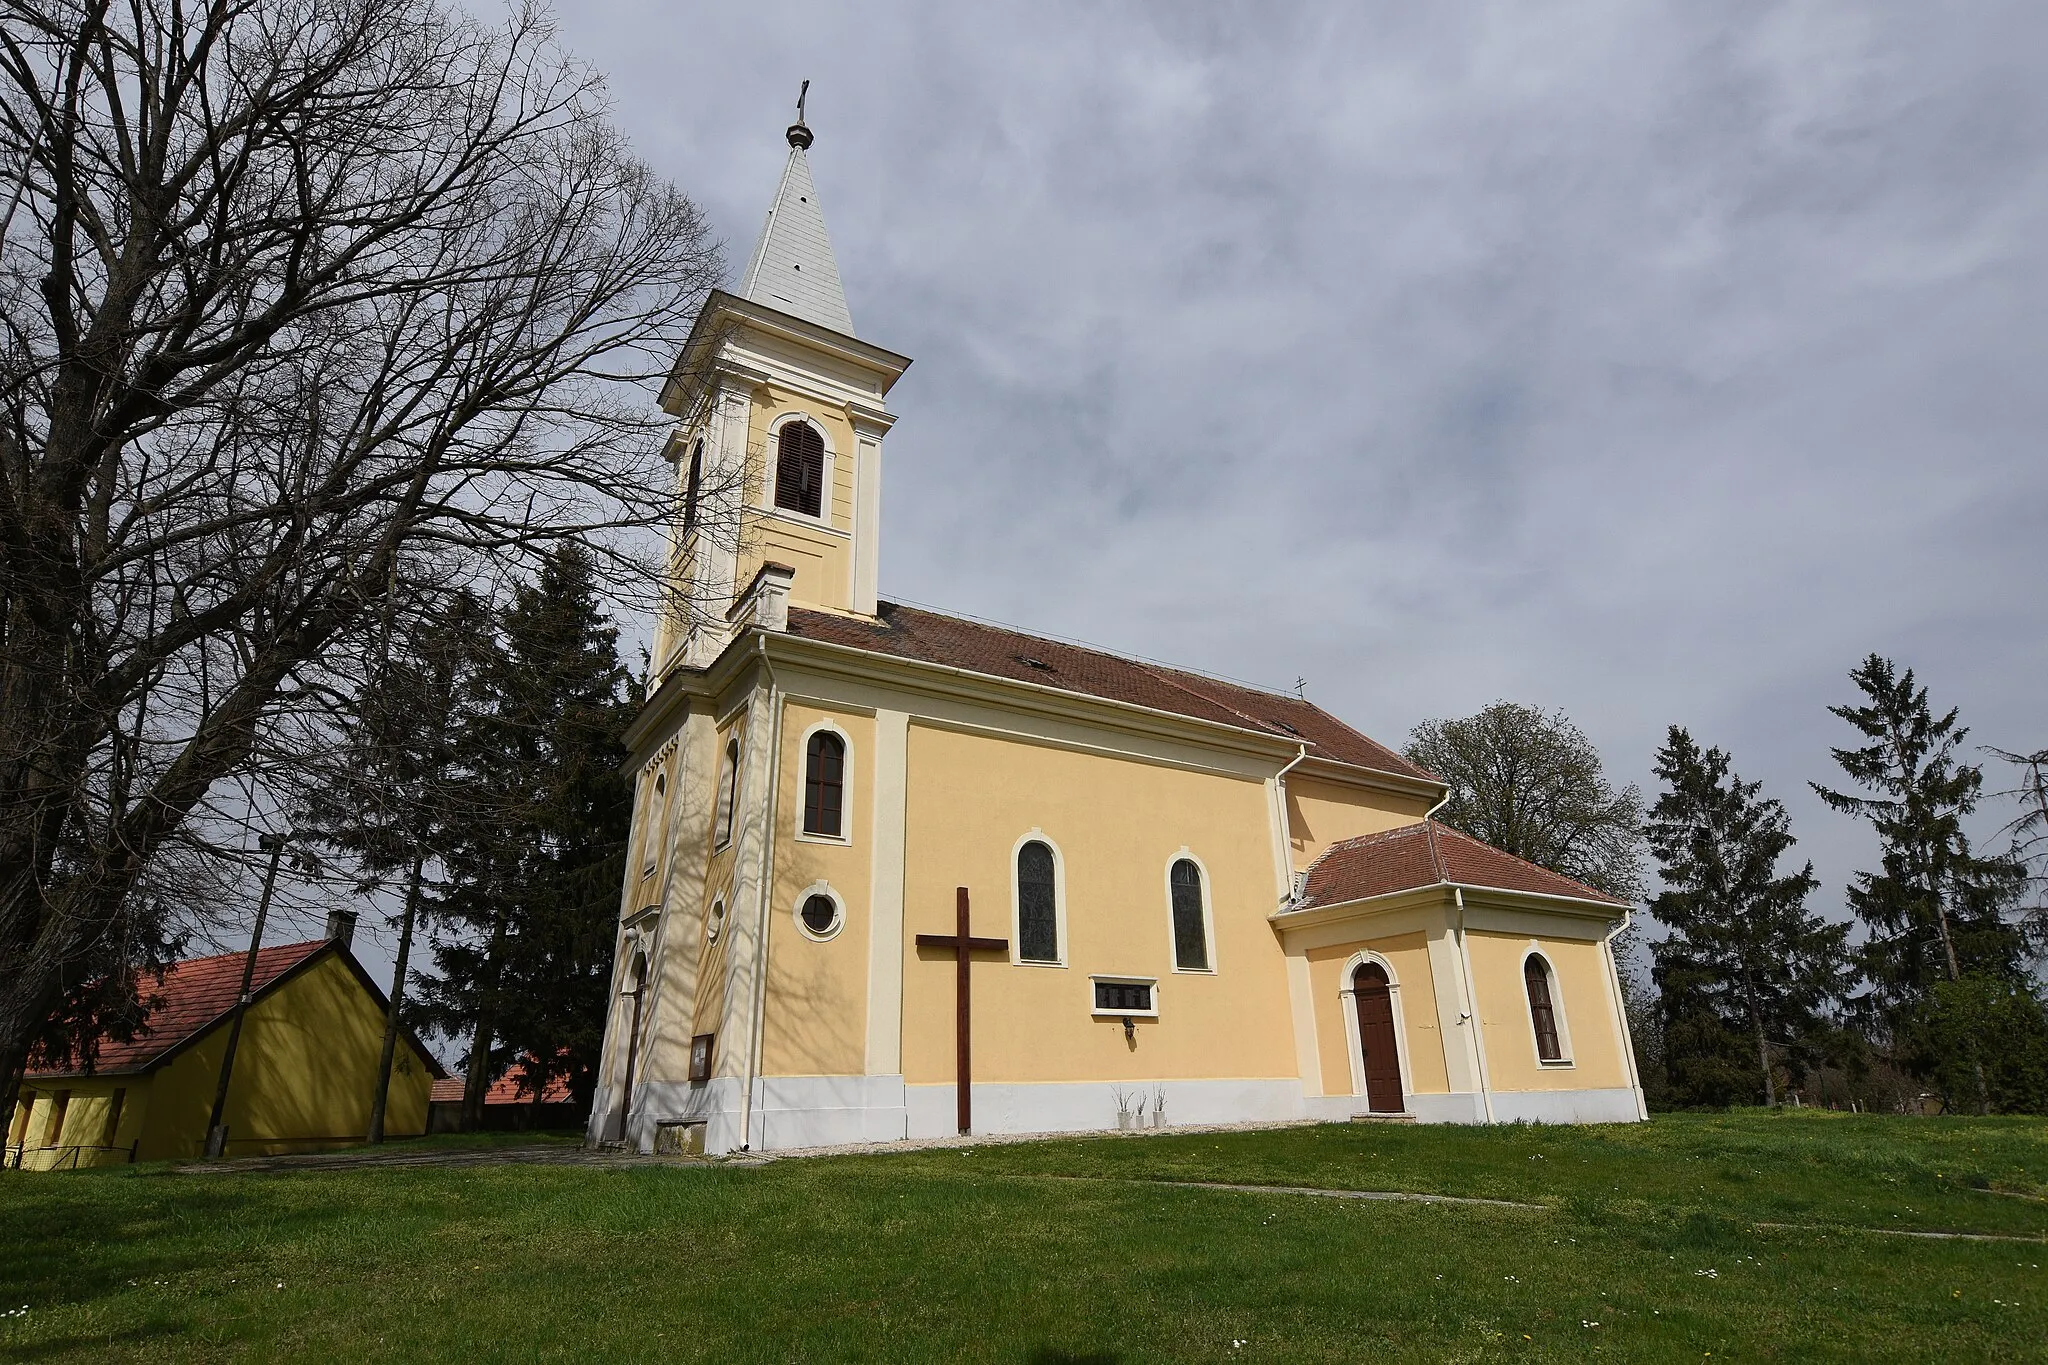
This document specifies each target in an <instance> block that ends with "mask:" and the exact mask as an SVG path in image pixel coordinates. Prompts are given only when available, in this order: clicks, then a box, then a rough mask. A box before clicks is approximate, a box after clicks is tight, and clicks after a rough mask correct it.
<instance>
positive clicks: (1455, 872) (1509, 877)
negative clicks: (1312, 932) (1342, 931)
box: [1288, 820, 1623, 911]
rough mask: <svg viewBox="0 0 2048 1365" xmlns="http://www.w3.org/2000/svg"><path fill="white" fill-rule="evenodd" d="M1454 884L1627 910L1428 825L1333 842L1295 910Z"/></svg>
mask: <svg viewBox="0 0 2048 1365" xmlns="http://www.w3.org/2000/svg"><path fill="white" fill-rule="evenodd" d="M1447 884H1455V885H1458V886H1466V887H1496V888H1499V889H1500V890H1503V891H1525V892H1530V893H1533V894H1535V895H1539V896H1570V897H1573V898H1574V899H1577V900H1588V901H1599V902H1601V903H1602V904H1604V905H1613V906H1621V905H1622V904H1623V902H1621V901H1618V900H1616V899H1615V898H1614V897H1612V896H1610V895H1608V894H1607V893H1605V892H1604V891H1595V890H1594V889H1593V888H1592V887H1590V886H1587V885H1586V884H1585V883H1584V882H1579V881H1574V880H1573V879H1572V878H1570V877H1567V876H1564V875H1562V874H1560V873H1556V872H1552V871H1551V870H1550V869H1549V868H1545V867H1538V866H1537V865H1536V864H1534V863H1532V862H1528V861H1526V860H1524V859H1521V858H1517V857H1516V856H1515V855H1514V854H1512V853H1503V852H1501V850H1499V849H1497V848H1495V847H1494V846H1493V845H1492V844H1488V843H1482V842H1481V841H1479V840H1478V839H1474V838H1473V837H1472V836H1471V835H1469V834H1461V833H1460V832H1458V831H1457V830H1454V829H1452V828H1450V827H1449V826H1448V825H1443V824H1439V823H1438V822H1437V821H1435V820H1425V821H1422V822H1421V823H1419V824H1413V825H1403V826H1401V827H1400V828H1399V829H1390V830H1386V831H1384V832H1383V833H1380V834H1366V835H1361V836H1360V837H1359V838H1356V839H1345V840H1342V841H1340V842H1338V843H1334V844H1331V845H1330V846H1329V847H1328V848H1326V849H1324V850H1323V852H1322V855H1321V856H1320V857H1318V858H1317V859H1316V860H1315V862H1313V863H1312V864H1310V865H1309V869H1308V884H1307V886H1306V887H1305V888H1304V889H1303V891H1302V894H1301V896H1300V897H1299V898H1297V899H1296V900H1295V902H1294V903H1293V904H1292V905H1291V906H1289V907H1288V909H1289V910H1290V911H1293V910H1309V909H1313V908H1315V907H1316V906H1319V905H1344V904H1348V903H1349V902H1351V901H1360V900H1365V899H1366V898H1368V897H1371V896H1385V895H1389V894H1391V893H1393V892H1396V891H1413V890H1416V889H1418V888H1420V887H1425V886H1442V885H1447Z"/></svg>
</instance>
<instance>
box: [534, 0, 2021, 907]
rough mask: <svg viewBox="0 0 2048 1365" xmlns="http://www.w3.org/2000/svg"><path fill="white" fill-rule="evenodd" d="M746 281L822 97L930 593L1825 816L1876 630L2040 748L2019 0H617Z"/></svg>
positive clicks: (644, 135)
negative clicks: (889, 371)
mask: <svg viewBox="0 0 2048 1365" xmlns="http://www.w3.org/2000/svg"><path fill="white" fill-rule="evenodd" d="M561 33H562V38H563V41H564V42H565V43H566V44H567V45H568V46H569V47H571V48H572V49H574V50H575V51H576V52H577V53H578V54H579V55H581V56H582V57H584V58H585V59H587V60H589V61H590V62H592V63H593V64H594V65H596V66H597V67H599V68H600V69H602V70H604V71H606V72H607V73H609V75H610V77H611V81H612V88H613V90H614V93H615V95H616V98H617V101H618V117H619V119H620V122H621V123H622V124H623V125H624V127H625V128H626V130H627V131H628V133H629V134H630V135H631V136H632V137H633V138H634V140H635V142H636V144H637V145H638V146H639V147H641V148H642V150H643V151H644V153H645V154H646V155H647V156H648V157H649V159H650V160H652V161H653V162H654V163H655V164H656V165H657V166H658V167H659V168H660V169H661V170H662V171H663V172H664V173H666V174H667V175H669V176H671V177H673V178H674V179H675V180H676V181H677V182H678V183H679V184H681V185H682V186H683V187H684V188H685V189H686V190H688V191H689V192H690V193H691V194H692V195H693V196H695V197H697V198H698V199H699V201H700V202H701V203H702V204H703V205H704V206H705V207H706V209H707V210H708V211H709V212H710V214H711V216H712V218H713V220H714V221H715V222H716V223H717V224H718V225H719V228H720V231H721V233H722V234H723V236H724V237H725V239H726V241H727V242H728V244H729V245H730V247H731V248H732V250H733V252H734V253H735V259H734V261H733V266H734V269H735V271H737V269H738V268H739V267H740V266H742V265H743V264H744V262H743V261H741V260H738V259H737V253H740V252H744V251H745V249H746V248H747V246H748V245H749V244H750V243H751V242H752V240H753V237H754V234H755V232H756V231H757V229H758V226H759V216H760V214H761V213H762V212H763V210H764V209H765V207H766V204H767V200H768V196H769V194H770V193H771V192H772V190H773V188H774V182H775V175H776V172H777V169H778V167H779V164H780V160H781V155H782V147H781V137H780V133H781V129H782V127H783V125H784V124H785V123H786V122H787V121H788V119H789V113H790V105H791V102H792V100H793V97H794V94H795V90H796V84H797V81H798V80H799V79H801V78H804V77H809V78H810V79H811V80H812V81H813V82H814V84H813V87H812V102H811V111H812V120H811V121H812V124H813V126H814V127H815V128H816V129H817V132H818V142H817V146H816V147H815V148H814V149H813V151H812V165H813V168H814V171H815V174H816V176H817V180H818V186H819V191H820V194H821V196H822V200H823V203H824V206H825V211H826V214H827V217H828V220H829V222H830V224H831V228H832V232H833V237H834V243H835V245H836V247H837V249H838V254H839V260H840V266H841V270H842V273H843V275H844V277H845V281H846V288H847V293H848V296H849V299H850V302H851V305H852V309H853V314H854V316H855V317H856V318H857V319H858V320H859V323H860V327H861V331H862V334H863V335H864V336H867V337H869V338H870V339H872V340H874V341H877V342H879V343H881V344H884V345H887V346H890V347H892V348H895V349H899V350H902V351H905V352H906V353H908V354H911V355H913V356H915V357H916V358H917V364H916V366H915V368H914V369H913V370H912V371H911V372H910V375H909V377H908V378H907V379H906V380H905V381H904V383H903V384H902V385H901V386H900V387H899V389H898V390H897V394H896V400H895V406H896V407H897V408H898V409H899V411H900V412H901V414H902V421H901V424H900V425H899V427H898V428H897V430H896V433H895V434H894V435H893V436H892V437H891V440H890V469H889V476H888V486H887V537H888V538H887V542H886V545H885V547H884V556H883V587H884V592H885V594H894V595H900V596H903V597H905V598H908V599H911V600H916V601H926V602H933V603H936V604H938V605H941V606H945V607H950V608H954V609H958V610H962V611H967V612H972V613H976V614H981V615H988V616H993V617H997V618H1000V619H1003V620H1007V621H1012V622H1016V623H1018V624H1021V625H1025V626H1027V627H1031V628H1038V629H1044V630H1050V631H1054V632H1057V633H1062V634H1067V635H1072V636H1078V637H1081V638H1085V639H1089V640H1093V641H1097V642H1100V643H1104V644H1107V645H1110V646H1113V647H1118V648H1123V649H1128V650H1131V651H1133V652H1138V653H1143V654H1146V655H1150V656H1155V657H1164V658H1169V659H1173V660H1175V661H1178V662H1183V663H1186V664H1189V665H1191V666H1195V667H1203V668H1209V669H1213V670H1216V671H1219V672H1223V673H1227V674H1231V675H1233V676H1241V677H1251V678H1254V679H1259V680H1263V681H1266V682H1268V683H1272V684H1276V685H1285V684H1288V683H1291V681H1292V680H1293V679H1294V677H1295V676H1296V675H1297V674H1303V675H1306V676H1307V678H1308V681H1309V689H1310V695H1311V696H1312V697H1314V698H1316V699H1317V700H1318V701H1321V702H1322V703H1324V704H1326V705H1328V706H1330V707H1331V708H1333V709H1334V710H1336V711H1338V712H1339V713H1340V714H1343V715H1345V716H1346V717H1347V718H1349V719H1352V720H1353V721H1354V722H1355V723H1357V724H1359V725H1360V726H1361V727H1362V728H1365V729H1367V730H1368V731H1370V732H1372V733H1375V734H1377V735H1379V736H1381V737H1382V738H1386V739H1390V740H1398V739H1399V738H1400V737H1401V736H1402V735H1403V734H1404V733H1405V731H1406V730H1407V728H1408V727H1409V726H1410V725H1411V724H1412V723H1413V722H1415V721H1417V720H1419V719H1421V718H1423V717H1425V716H1430V715H1441V714H1454V713H1462V712H1467V711H1470V710H1472V709H1474V708H1476V707H1477V706H1479V705H1482V704H1484V703H1485V702H1487V701H1488V700H1491V699H1492V698H1494V697H1496V696H1506V697H1511V698H1515V699H1520V700H1527V701H1531V702H1535V703H1539V704H1544V705H1556V706H1562V707H1564V708H1565V709H1567V710H1568V711H1569V712H1570V713H1571V714H1572V715H1573V716H1574V717H1576V718H1577V719H1578V720H1579V721H1580V722H1581V723H1582V724H1583V725H1584V726H1585V727H1586V728H1587V729H1588V730H1589V731H1590V732H1591V733H1592V734H1593V735H1594V736H1595V738H1596V739H1597V740H1598V741H1599V742H1600V743H1601V744H1602V746H1603V748H1604V749H1605V751H1606V753H1607V754H1608V756H1609V760H1610V762H1611V763H1612V764H1613V765H1614V767H1615V768H1616V769H1617V770H1618V771H1619V772H1621V773H1623V774H1625V775H1629V776H1632V777H1634V778H1636V779H1637V780H1641V781H1644V782H1645V785H1648V783H1647V772H1646V769H1647V766H1648V761H1649V756H1650V753H1651V750H1652V749H1653V748H1654V746H1655V745H1656V744H1657V743H1658V742H1659V740H1660V739H1661V736H1662V730H1663V727H1664V725H1665V724H1667V723H1669V722H1673V721H1676V722H1681V723H1684V724H1687V725H1689V726H1691V727H1692V728H1693V729H1694V731H1695V733H1696V734H1698V735H1700V736H1701V737H1702V738H1704V739H1707V740H1710V741H1713V742H1717V743H1721V744H1724V745H1726V746H1728V747H1730V748H1731V749H1732V750H1733V751H1734V753H1735V755H1736V758H1737V762H1738V765H1739V766H1740V767H1741V768H1742V769H1743V770H1744V771H1745V772H1747V773H1749V774H1751V775H1753V776H1758V777H1762V778H1764V779H1765V780H1766V781H1767V783H1768V784H1769V787H1770V789H1771V790H1772V791H1773V792H1774V793H1776V794H1778V795H1781V796H1783V797H1785V798H1786V799H1787V800H1788V802H1789V803H1790V804H1791V805H1792V806H1793V809H1794V814H1795V820H1796V826H1795V827H1796V828H1797V830H1798V832H1799V833H1800V834H1801V836H1802V839H1803V841H1804V847H1805V848H1806V850H1807V851H1808V852H1810V853H1811V854H1812V855H1813V856H1815V857H1816V858H1817V859H1818V860H1819V861H1820V862H1821V864H1822V871H1823V873H1824V874H1826V875H1827V876H1828V878H1829V879H1830V881H1831V882H1832V883H1834V884H1835V885H1837V886H1838V885H1839V883H1840V882H1841V881H1842V879H1843V878H1844V877H1845V876H1846V874H1847V872H1848V871H1849V869H1850V868H1852V867H1854V866H1856V865H1857V864H1858V862H1859V861H1864V862H1866V863H1867V856H1868V855H1867V850H1866V847H1865V844H1864V841H1863V838H1862V836H1861V834H1860V832H1859V831H1857V830H1856V829H1855V828H1853V827H1852V826H1849V825H1848V824H1846V823H1845V822H1843V821H1841V820H1840V819H1838V818H1836V817H1834V816H1831V815H1828V814H1826V813H1824V812H1822V811H1821V810H1820V808H1819V807H1818V806H1817V804H1816V803H1814V802H1813V801H1811V800H1810V799H1808V798H1807V797H1806V795H1805V788H1804V786H1803V783H1804V781H1805V780H1806V779H1807V778H1826V777H1827V776H1828V775H1829V774H1828V758H1827V747H1828V745H1829V744H1831V743H1838V742H1842V741H1843V740H1844V739H1845V738H1846V736H1845V734H1844V732H1843V729H1842V727H1840V726H1838V725H1837V724H1836V722H1834V721H1833V720H1832V719H1831V718H1829V717H1828V716H1826V714H1825V713H1824V711H1823V709H1822V708H1823V707H1824V706H1825V704H1827V703H1828V702H1830V701H1836V700H1841V699H1843V695H1844V690H1845V688H1846V679H1845V678H1844V674H1845V673H1846V671H1847V669H1848V668H1849V667H1850V666H1851V665H1852V664H1853V663H1854V662H1855V661H1856V660H1857V659H1858V658H1860V657H1861V656H1862V655H1863V654H1864V653H1865V652H1867V651H1869V650H1872V649H1876V650H1880V651H1883V652H1887V653H1891V654H1894V655H1896V656H1897V657H1898V658H1900V659H1901V660H1902V661H1903V662H1906V663H1910V664H1912V665H1914V666H1916V667H1917V668H1918V669H1919V670H1920V672H1921V674H1922V675H1923V677H1924V678H1925V679H1926V680H1927V681H1928V682H1930V683H1931V684H1932V685H1933V686H1934V688H1935V692H1936V696H1937V698H1938V699H1940V700H1942V701H1944V702H1954V703H1958V704H1960V705H1962V706H1963V708H1964V711H1965V715H1966V718H1967V719H1968V720H1969V721H1970V722H1971V723H1972V724H1974V725H1975V727H1976V733H1977V736H1978V737H1979V738H1980V739H1983V740H1986V741H1990V742H1997V743H2000V744H2003V745H2005V746H2007V747H2021V746H2025V747H2032V746H2037V745H2040V744H2043V743H2048V734H2044V730H2048V718H2044V716H2043V714H2042V708H2041V705H2040V695H2041V692H2040V686H2039V681H2038V680H2039V679H2040V677H2041V675H2042V667H2043V664H2044V662H2048V659H2044V653H2048V646H2044V643H2043V642H2044V639H2048V631H2044V629H2043V628H2044V625H2048V606H2044V605H2043V596H2044V595H2043V594H2042V593H2041V591H2040V589H2039V586H2038V585H2039V582H2040V579H2041V577H2042V574H2041V567H2042V565H2041V561H2042V555H2041V544H2042V539H2043V537H2042V532H2043V528H2044V524H2048V473H2044V470H2043V462H2042V461H2041V459H2040V457H2039V454H2038V447H2039V440H2040V437H2039V433H2040V432H2041V431H2042V430H2043V429H2044V419H2048V385H2044V384H2043V383H2042V382H2041V381H2040V380H2039V378H2038V377H2037V374H2036V372H2037V370H2038V369H2039V366H2040V358H2041V355H2042V351H2043V347H2042V342H2043V339H2044V338H2043V331H2044V324H2048V308H2044V305H2048V277H2044V269H2043V264H2044V262H2043V255H2042V249H2041V246H2040V243H2041V242H2042V241H2043V240H2044V227H2048V222H2044V208H2048V180H2044V169H2048V163H2044V157H2043V132H2042V130H2043V129H2044V128H2048V81H2044V80H2043V75H2044V72H2043V71H2042V69H2041V66H2042V62H2041V57H2040V54H2041V52H2042V51H2043V50H2044V48H2043V39H2044V37H2048V11H2043V10H2041V9H2040V8H2039V7H2038V6H2031V5H2022V4H1993V3H1986V4H1980V5H1966V6H1961V7H1933V6H1926V5H1919V4H1910V3H1898V4H1878V3H1861V4H1848V3H1837V4H1800V5H1791V4H1782V5H1781V4H1766V3H1747V4H1728V5H1688V4H1670V5H1661V6H1660V5H1650V4H1636V5H1620V4H1605V3H1576V4H1572V3H1564V4H1555V5H1543V6H1530V5H1520V4H1496V5H1487V4H1446V5H1428V6H1413V5H1374V6H1352V5H1334V4H1332V5H1326V6H1319V7H1277V8H1276V7H1269V6H1258V7H1251V6H1232V7H1225V6H1218V7H1213V8H1208V7H1198V6H1188V5H1178V4H1176V5H1170V6H1159V7H1156V8H1154V9H1152V10H1150V11H1138V10H1131V9H1125V8H1121V7H1115V8H1111V7H1090V6H1078V5H1046V4H1033V5H1029V6H1017V7H1011V8H1002V9H998V8H985V7H981V6H959V5H932V6H925V7H884V6H859V7H853V6H833V5H815V6H806V5H791V4H754V5H749V6H741V7H732V6H727V7H702V8H693V9H692V10H690V11H688V12H684V11H682V10H679V9H676V8H674V7H671V6H667V5H656V4H644V3H642V4H635V3H627V0H608V2H598V3H592V2H590V0H586V2H585V3H582V4H579V5H578V6H576V7H575V8H574V9H566V8H565V10H564V12H563V14H562V16H561Z"/></svg>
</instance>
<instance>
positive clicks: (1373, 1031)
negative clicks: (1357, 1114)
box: [1351, 962, 1404, 1114]
mask: <svg viewBox="0 0 2048 1365" xmlns="http://www.w3.org/2000/svg"><path fill="white" fill-rule="evenodd" d="M1351 989H1352V992H1353V995H1354V997H1355V998H1356V999H1357V1001H1358V1044H1359V1047H1360V1049H1361V1050H1362V1051H1363V1052H1364V1053H1365V1107H1366V1108H1367V1109H1370V1110H1371V1111H1372V1112H1373V1113H1375V1114H1398V1113H1400V1112H1401V1111H1402V1109H1403V1108H1404V1103H1403V1099H1402V1096H1401V1054H1400V1051H1399V1046H1398V1044H1396V1043H1395V1041H1394V997H1393V993H1392V992H1391V991H1389V990H1388V989H1387V973H1386V969H1385V968H1383V967H1381V966H1380V965H1379V964H1377V963H1373V962H1368V963H1366V964H1365V965H1364V966H1363V967H1360V968H1359V969H1358V970H1357V971H1356V972H1353V973H1352V975H1351Z"/></svg>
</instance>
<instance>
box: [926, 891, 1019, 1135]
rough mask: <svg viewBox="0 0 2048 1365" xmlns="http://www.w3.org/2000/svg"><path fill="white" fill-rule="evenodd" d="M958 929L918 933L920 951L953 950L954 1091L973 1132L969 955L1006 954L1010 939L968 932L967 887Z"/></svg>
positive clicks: (957, 905) (957, 911)
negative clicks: (928, 949)
mask: <svg viewBox="0 0 2048 1365" xmlns="http://www.w3.org/2000/svg"><path fill="white" fill-rule="evenodd" d="M953 913H954V920H955V924H956V925H957V928H956V929H955V931H954V932H953V933H950V934H919V935H918V936H917V946H918V947H920V948H950V949H952V951H953V981H954V987H953V990H954V1001H955V1003H954V1013H955V1020H956V1022H955V1034H956V1040H955V1053H954V1069H953V1074H954V1076H955V1080H954V1082H953V1088H954V1090H955V1091H956V1092H957V1094H956V1099H955V1108H956V1111H957V1114H958V1117H959V1120H960V1131H961V1132H963V1133H966V1132H970V1131H972V1130H973V1128H974V1101H973V1099H972V1094H973V1089H974V1068H973V1065H972V1058H973V1049H972V1047H971V1046H970V1045H969V1034H968V1019H969V1012H968V1007H967V1001H968V994H967V955H968V954H969V953H976V952H982V953H1006V952H1008V951H1009V950H1010V940H1008V939H1006V938H975V937H974V936H973V935H971V934H969V933H968V932H967V888H966V887H964V886H963V887H961V888H960V889H959V892H958V895H957V896H956V898H955V901H954V906H953Z"/></svg>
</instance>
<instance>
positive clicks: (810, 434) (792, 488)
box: [775, 421, 825, 517]
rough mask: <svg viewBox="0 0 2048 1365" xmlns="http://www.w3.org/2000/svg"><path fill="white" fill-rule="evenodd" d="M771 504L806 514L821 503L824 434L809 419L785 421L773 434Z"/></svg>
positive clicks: (810, 514) (817, 512)
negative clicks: (778, 430)
mask: <svg viewBox="0 0 2048 1365" xmlns="http://www.w3.org/2000/svg"><path fill="white" fill-rule="evenodd" d="M775 505H776V506H777V507H781V508H785V509H787V510H788V511H791V512H800V513H802V514H803V515H804V516H807V517H815V516H821V515H823V513H824V507H825V438H824V437H823V436H820V435H819V434H818V429H817V428H816V427H814V426H812V425H811V424H810V423H809V422H802V421H797V422H785V423H783V426H782V430H781V432H780V433H779V434H778V435H777V436H776V438H775Z"/></svg>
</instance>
